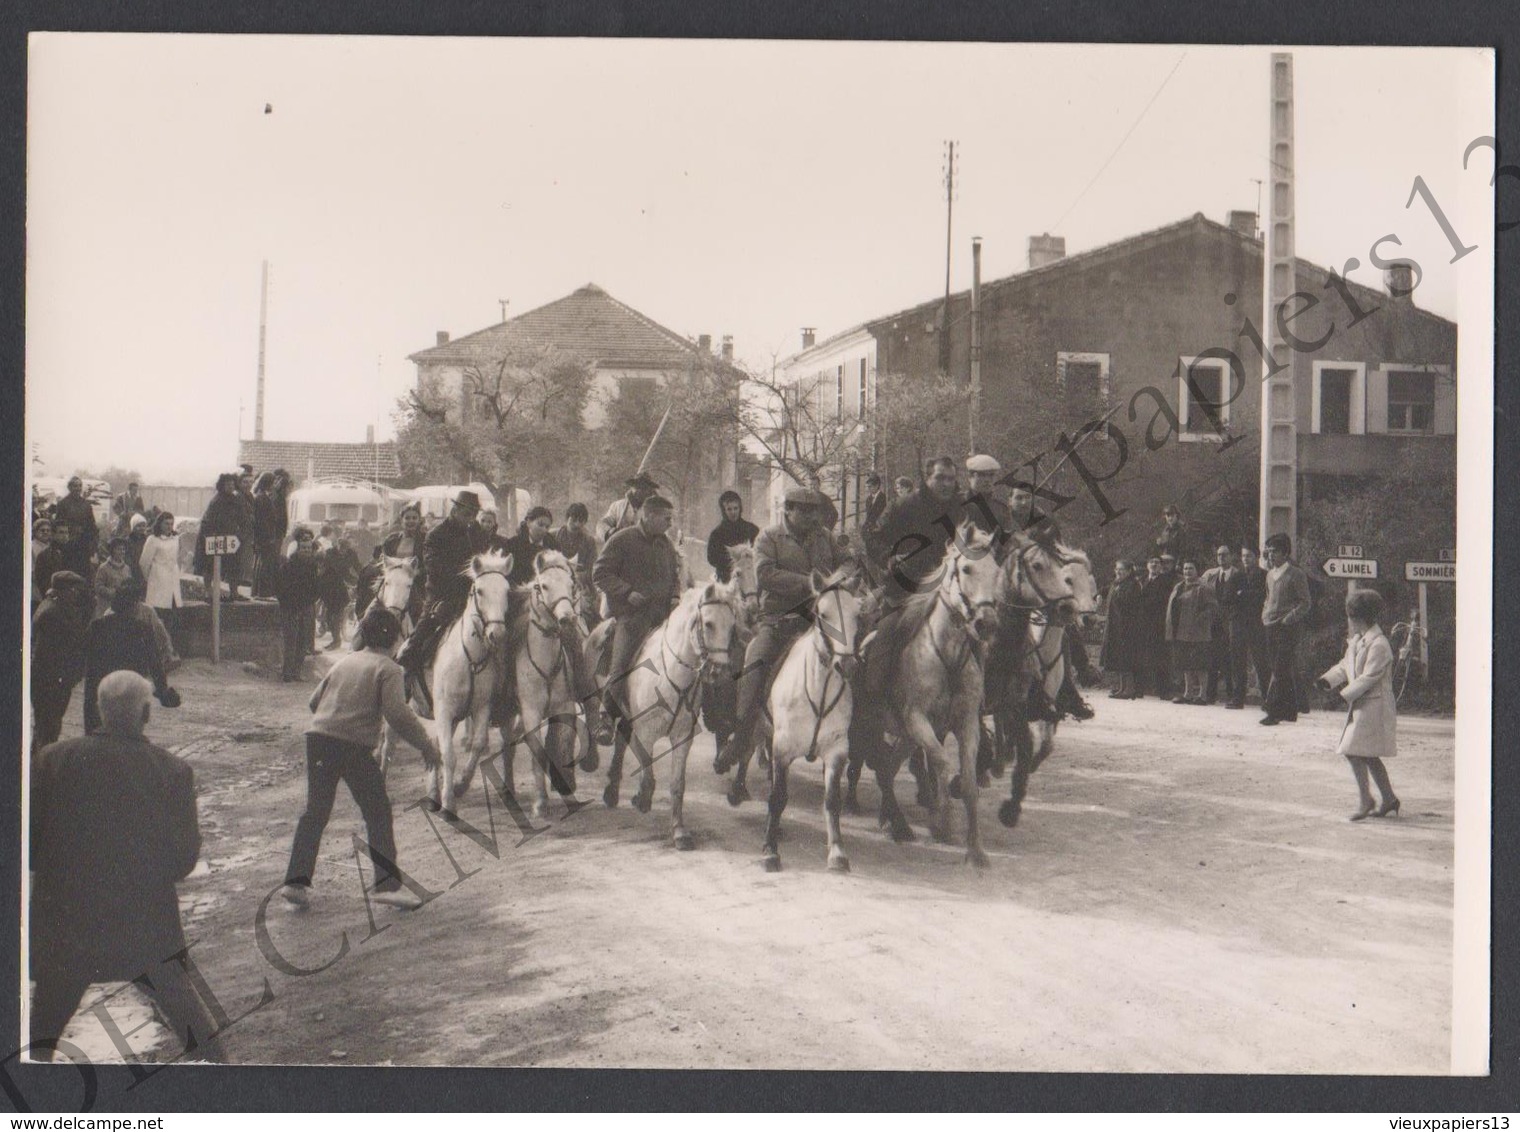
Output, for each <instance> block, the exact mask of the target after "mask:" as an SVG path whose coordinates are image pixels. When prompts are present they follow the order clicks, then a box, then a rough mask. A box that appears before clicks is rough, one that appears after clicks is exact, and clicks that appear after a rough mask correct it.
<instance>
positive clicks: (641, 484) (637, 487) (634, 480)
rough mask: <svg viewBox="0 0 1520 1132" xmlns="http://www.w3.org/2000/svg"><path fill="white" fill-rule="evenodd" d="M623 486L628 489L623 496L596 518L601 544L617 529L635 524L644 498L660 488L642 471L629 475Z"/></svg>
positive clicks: (597, 535)
mask: <svg viewBox="0 0 1520 1132" xmlns="http://www.w3.org/2000/svg"><path fill="white" fill-rule="evenodd" d="M625 486H626V487H627V488H628V491H627V493H626V494H625V495H624V496H623V498H622V499H619V500H616V501H614V502H613V504H612V505H611V506H610V507H608V508H607V513H606V514H605V515H603V516H602V517H601V518H600V519H598V520H597V523H596V537H597V538H598V539H600V540H601V543H602V545H603V546H606V545H607V540H608V539H610V538H612V536H613V535H615V534H617V533H618V532H619V531H626V530H627V529H628V528H629V527H631V526H634V525H635V524H637V523H638V521H639V511H640V510H641V509H642V508H643V506H644V500H646V499H648V498H649V497H650V496H651V495H653V494H654V493H655V492H657V491H659V490H660V485H659V484H657V483H655V482H654V480H652V479H650V478H649V477H648V476H647V475H645V474H644V473H643V472H640V473H639V474H638V475H635V476H629V477H628V480H627V481H626V484H625Z"/></svg>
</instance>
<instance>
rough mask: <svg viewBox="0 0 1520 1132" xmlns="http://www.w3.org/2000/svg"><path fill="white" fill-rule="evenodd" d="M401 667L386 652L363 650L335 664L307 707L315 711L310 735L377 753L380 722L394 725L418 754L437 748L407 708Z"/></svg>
mask: <svg viewBox="0 0 1520 1132" xmlns="http://www.w3.org/2000/svg"><path fill="white" fill-rule="evenodd" d="M405 682H406V676H405V674H404V673H403V672H402V671H401V665H399V664H397V663H396V662H395V661H394V660H392V659H391V658H390V657H388V656H386V655H385V654H384V653H381V652H373V651H371V650H370V649H361V650H360V651H359V652H351V653H349V654H348V655H347V656H345V657H344V658H343V659H342V660H340V661H338V663H337V664H335V665H333V667H332V668H331V670H329V672H328V673H327V675H326V676H324V677H322V682H321V683H320V684H318V685H317V689H316V691H314V692H313V693H312V694H311V700H310V702H309V703H308V704H307V706H308V707H309V708H310V709H311V713H312V714H311V723H310V724H308V725H307V727H306V734H308V735H326V736H328V737H330V738H333V739H341V740H342V741H343V742H345V743H358V744H359V745H360V746H363V747H370V748H373V747H374V746H375V745H376V744H378V743H379V742H380V723H381V721H382V720H384V721H385V722H386V723H389V724H390V725H391V728H392V730H394V731H395V732H396V733H397V734H398V735H400V736H401V738H403V739H405V740H406V741H407V742H408V743H410V744H411V745H412V746H414V747H416V748H417V749H418V750H421V751H426V750H429V749H431V748H432V745H433V741H432V738H431V737H430V736H429V735H428V733H427V729H426V728H425V727H423V725H422V724H421V723H420V722H418V720H417V717H416V715H414V714H413V713H412V709H411V708H409V707H407V705H406V693H405V692H404V691H403V685H404V684H405Z"/></svg>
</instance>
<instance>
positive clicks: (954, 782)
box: [950, 774, 961, 802]
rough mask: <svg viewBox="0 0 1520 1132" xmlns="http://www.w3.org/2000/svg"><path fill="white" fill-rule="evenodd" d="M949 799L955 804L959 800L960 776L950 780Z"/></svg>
mask: <svg viewBox="0 0 1520 1132" xmlns="http://www.w3.org/2000/svg"><path fill="white" fill-rule="evenodd" d="M950 797H952V798H954V799H955V800H956V801H957V802H959V801H960V800H961V776H960V775H958V774H957V775H956V776H955V777H954V778H952V779H951V780H950Z"/></svg>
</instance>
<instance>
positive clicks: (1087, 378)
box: [1056, 350, 1113, 436]
mask: <svg viewBox="0 0 1520 1132" xmlns="http://www.w3.org/2000/svg"><path fill="white" fill-rule="evenodd" d="M1056 387H1057V388H1058V389H1059V390H1060V391H1061V393H1062V395H1063V396H1064V397H1065V399H1066V403H1067V404H1068V405H1069V406H1071V407H1072V408H1074V409H1076V410H1079V411H1081V412H1083V413H1088V414H1090V415H1091V416H1092V417H1093V418H1094V419H1096V418H1098V417H1101V416H1103V414H1104V413H1106V412H1108V410H1109V408H1110V407H1111V405H1110V400H1111V398H1112V396H1113V387H1112V382H1111V379H1110V375H1109V363H1108V355H1107V354H1083V353H1074V352H1072V351H1069V350H1062V351H1060V352H1059V353H1057V354H1056ZM1104 435H1105V436H1106V435H1107V428H1106V426H1105V429H1104Z"/></svg>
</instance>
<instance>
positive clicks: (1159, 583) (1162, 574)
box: [1135, 556, 1177, 700]
mask: <svg viewBox="0 0 1520 1132" xmlns="http://www.w3.org/2000/svg"><path fill="white" fill-rule="evenodd" d="M1145 569H1146V578H1145V581H1143V582H1141V583H1140V597H1141V605H1142V609H1143V616H1144V621H1143V623H1142V624H1143V628H1142V629H1141V646H1140V647H1141V656H1142V658H1143V660H1142V664H1141V670H1142V671H1143V672H1145V673H1146V674H1147V679H1146V681H1144V682H1143V683H1148V684H1149V685H1150V687H1151V689H1152V690H1153V691H1154V692H1155V693H1156V695H1157V696H1159V697H1161V698H1162V699H1163V700H1168V699H1171V696H1172V678H1171V667H1172V666H1171V658H1170V657H1169V656H1168V653H1167V647H1166V606H1167V602H1169V601H1171V600H1172V590H1173V589H1174V588H1175V587H1176V585H1177V580H1176V579H1175V578H1174V577H1172V575H1170V574H1168V573H1167V572H1166V571H1164V570H1163V569H1162V568H1161V559H1160V558H1159V557H1154V556H1153V557H1151V558H1150V559H1148V560H1147V561H1146V563H1145ZM1143 683H1142V682H1137V683H1136V686H1135V698H1136V699H1139V698H1141V697H1142V696H1143V695H1144V694H1145V692H1144V689H1143Z"/></svg>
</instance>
